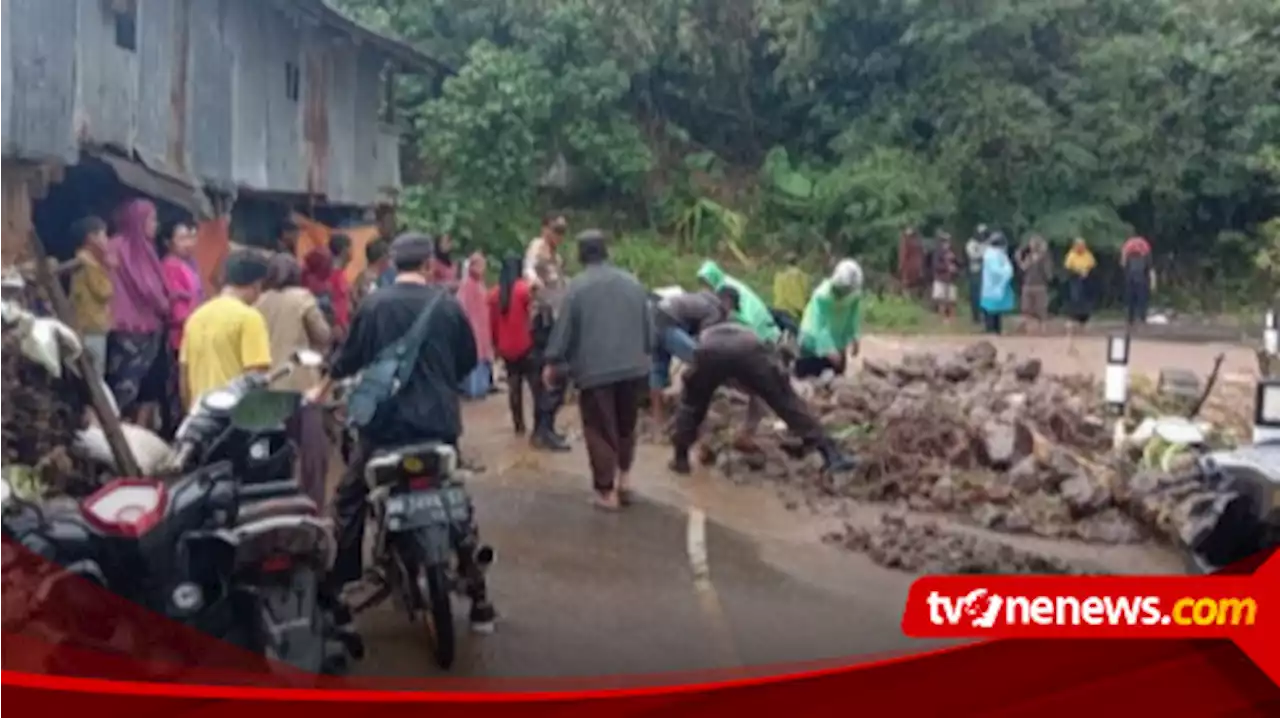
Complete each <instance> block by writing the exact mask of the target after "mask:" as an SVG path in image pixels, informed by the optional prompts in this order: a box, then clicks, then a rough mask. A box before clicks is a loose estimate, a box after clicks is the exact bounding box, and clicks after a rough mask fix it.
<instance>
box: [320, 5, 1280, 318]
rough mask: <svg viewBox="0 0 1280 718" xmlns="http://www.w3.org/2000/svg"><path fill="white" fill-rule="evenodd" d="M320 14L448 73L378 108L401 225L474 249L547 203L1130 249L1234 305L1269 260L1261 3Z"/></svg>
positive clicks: (1271, 138) (650, 223)
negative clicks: (409, 49)
mask: <svg viewBox="0 0 1280 718" xmlns="http://www.w3.org/2000/svg"><path fill="white" fill-rule="evenodd" d="M342 5H343V7H344V9H345V10H347V11H348V12H349V13H351V14H352V15H353V16H355V17H358V18H359V19H361V20H363V21H366V22H369V23H371V24H374V25H376V26H379V27H381V28H382V29H385V30H386V31H388V32H389V33H391V34H394V35H398V36H400V37H402V38H403V39H405V40H408V41H410V42H413V43H414V44H416V45H417V46H419V47H420V48H422V49H423V50H424V51H426V52H427V53H429V54H431V55H433V56H434V57H436V58H437V59H439V60H441V61H443V62H444V63H446V64H448V65H449V66H450V67H452V68H453V70H454V72H453V73H452V74H451V75H449V76H447V77H436V78H417V79H407V80H404V84H405V85H406V86H405V87H403V88H402V91H401V92H400V94H399V95H398V98H399V100H398V102H399V104H400V110H401V112H402V118H403V119H405V120H406V121H408V122H412V124H413V127H414V128H415V129H414V132H412V133H411V139H412V141H413V142H414V143H415V144H416V147H415V150H416V154H418V155H420V156H421V159H422V161H421V164H420V165H419V166H416V167H415V170H416V171H415V172H413V173H411V180H412V183H413V187H412V188H411V189H410V190H409V192H408V195H407V197H406V208H407V210H408V211H409V212H410V213H411V214H413V215H416V216H417V217H419V218H420V219H422V220H424V221H429V222H431V223H432V224H433V225H434V226H437V227H445V228H457V229H461V230H464V231H465V232H467V233H470V234H472V235H474V237H475V238H476V239H478V240H483V241H485V242H487V243H489V244H491V245H496V244H508V243H512V242H515V241H518V240H519V239H521V238H523V237H525V236H527V235H528V234H529V233H530V231H531V226H530V219H531V218H532V217H533V216H534V214H535V213H536V212H535V211H536V210H537V209H538V208H539V207H545V206H552V205H557V206H560V205H564V206H574V207H586V208H591V209H593V210H594V211H596V212H607V213H608V219H607V221H608V222H609V223H610V224H612V225H614V226H616V227H626V228H636V229H639V228H643V229H646V230H648V231H650V232H654V233H657V234H659V235H661V236H664V237H666V238H667V239H668V241H670V242H673V243H676V242H678V243H681V244H682V246H683V247H684V248H685V249H687V250H689V251H697V252H708V251H712V250H715V251H725V250H726V249H727V247H726V244H729V245H732V247H733V248H734V249H735V250H736V251H739V252H745V253H747V254H760V253H762V252H766V251H775V250H778V249H781V248H790V249H801V250H803V251H806V252H808V251H810V250H813V249H815V248H817V247H819V246H827V247H830V248H833V249H834V250H836V251H840V252H857V253H859V254H860V255H862V256H864V257H865V258H866V259H867V261H869V262H870V263H871V264H873V265H880V266H885V267H887V266H888V264H889V263H890V261H891V254H892V249H893V247H894V246H895V241H894V240H895V238H896V235H897V232H898V230H899V228H900V227H901V226H902V225H903V224H905V223H920V224H923V225H925V226H927V227H933V226H945V227H947V228H949V229H951V231H952V232H953V233H954V234H956V235H957V236H963V235H964V234H965V233H967V232H968V231H969V229H970V228H971V227H972V226H973V225H974V224H975V223H977V222H989V223H992V224H997V225H999V226H1002V227H1004V228H1006V229H1007V230H1008V231H1009V232H1011V233H1013V234H1014V235H1016V236H1021V235H1023V234H1024V233H1026V232H1030V231H1039V232H1042V233H1044V234H1045V235H1046V236H1049V237H1050V238H1051V239H1053V240H1054V241H1056V242H1064V241H1066V240H1068V239H1069V238H1071V237H1073V236H1076V235H1083V236H1085V237H1086V238H1088V239H1089V240H1090V241H1091V242H1092V243H1093V244H1094V245H1095V247H1099V248H1101V249H1103V250H1105V249H1106V248H1107V247H1114V246H1116V245H1118V244H1119V243H1120V242H1121V241H1123V239H1124V238H1125V237H1126V236H1127V235H1128V234H1129V233H1131V232H1135V231H1136V232H1141V233H1143V234H1146V235H1148V236H1149V237H1151V238H1152V239H1153V241H1154V244H1155V245H1156V247H1157V249H1158V251H1159V252H1160V253H1161V254H1162V255H1163V256H1164V258H1165V260H1166V261H1167V260H1168V258H1170V257H1176V258H1177V261H1176V265H1177V267H1178V268H1179V271H1181V272H1183V273H1185V274H1186V276H1187V278H1188V279H1191V278H1193V277H1195V278H1196V279H1197V281H1199V280H1203V278H1204V276H1206V275H1208V274H1210V273H1211V272H1216V279H1215V281H1217V282H1219V284H1222V283H1223V282H1228V281H1230V282H1233V283H1232V284H1231V288H1232V291H1235V292H1236V293H1239V292H1241V291H1243V290H1244V289H1245V284H1244V282H1245V280H1244V277H1245V276H1246V275H1249V276H1250V277H1257V276H1258V274H1259V273H1258V272H1257V271H1256V268H1257V267H1259V266H1262V267H1264V268H1266V267H1270V268H1273V271H1274V268H1275V267H1277V266H1278V264H1277V262H1280V259H1278V258H1277V255H1278V254H1280V250H1277V247H1276V242H1277V241H1278V239H1277V234H1280V232H1278V231H1277V229H1276V227H1277V224H1276V222H1277V220H1276V217H1278V216H1280V3H1277V2H1276V1H1275V0H949V1H948V2H931V1H926V0H863V1H859V2H854V1H853V0H644V1H642V2H638V1H637V0H345V2H343V3H342ZM1269 221H1270V222H1272V224H1270V225H1267V222H1269ZM1224 270H1225V271H1224ZM1273 281H1274V275H1273ZM1253 286H1254V287H1255V288H1257V286H1258V285H1257V283H1256V282H1255V283H1254V285H1253ZM1273 286H1274V285H1273ZM1270 291H1273V290H1270Z"/></svg>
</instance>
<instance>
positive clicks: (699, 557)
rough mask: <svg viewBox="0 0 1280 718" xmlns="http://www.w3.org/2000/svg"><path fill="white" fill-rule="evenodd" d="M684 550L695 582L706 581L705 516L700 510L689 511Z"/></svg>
mask: <svg viewBox="0 0 1280 718" xmlns="http://www.w3.org/2000/svg"><path fill="white" fill-rule="evenodd" d="M685 539H686V540H685V550H686V551H687V552H688V554H689V567H690V568H691V569H693V578H694V580H695V581H708V582H709V579H710V577H711V576H710V574H711V569H710V566H708V565H707V515H706V514H705V513H703V512H702V509H699V508H697V507H692V508H690V509H689V531H688V532H687V533H686V535H685Z"/></svg>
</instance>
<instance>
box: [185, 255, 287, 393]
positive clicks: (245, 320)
mask: <svg viewBox="0 0 1280 718" xmlns="http://www.w3.org/2000/svg"><path fill="white" fill-rule="evenodd" d="M223 271H224V275H225V277H226V286H224V287H223V289H222V293H221V294H219V295H218V296H217V297H215V298H214V299H211V300H209V301H207V302H205V303H204V304H203V305H201V306H200V308H199V309H197V310H196V311H195V312H194V313H192V315H191V317H190V318H188V319H187V325H186V330H185V332H184V334H183V337H182V346H181V348H180V349H179V350H178V363H179V364H181V366H182V372H181V377H182V404H183V406H184V407H186V408H188V409H190V408H191V405H192V403H193V402H194V401H195V400H196V399H198V398H199V397H200V396H201V395H203V394H205V393H206V392H209V391H213V390H214V389H219V388H221V387H223V386H226V384H227V383H228V382H230V381H231V380H232V379H234V378H236V377H238V376H240V375H241V374H244V373H245V372H247V371H250V370H255V369H261V370H266V369H270V368H271V340H270V337H269V336H268V334H267V322H266V320H265V319H264V318H263V317H262V314H261V313H259V312H258V310H257V309H254V307H253V304H254V302H256V301H257V300H258V296H259V295H260V294H261V293H262V282H263V280H264V279H265V278H266V275H267V262H266V260H265V259H263V258H262V257H261V256H259V255H258V254H257V253H255V252H253V251H251V250H240V251H237V252H235V253H233V254H232V255H231V256H230V257H228V258H227V262H226V265H225V267H224V270H223Z"/></svg>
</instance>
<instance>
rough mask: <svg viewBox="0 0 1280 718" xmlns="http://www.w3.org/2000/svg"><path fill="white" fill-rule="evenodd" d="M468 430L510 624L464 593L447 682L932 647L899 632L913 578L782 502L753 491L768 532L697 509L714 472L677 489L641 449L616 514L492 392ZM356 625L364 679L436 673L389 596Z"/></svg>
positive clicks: (578, 464) (581, 460)
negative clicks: (482, 620)
mask: <svg viewBox="0 0 1280 718" xmlns="http://www.w3.org/2000/svg"><path fill="white" fill-rule="evenodd" d="M565 413H566V417H565V420H562V421H565V423H567V420H568V419H569V415H571V414H572V412H569V411H566V412H565ZM467 427H468V428H467V431H468V434H467V437H466V439H465V440H464V453H466V454H467V455H468V456H477V457H480V459H481V461H483V462H484V463H486V464H487V466H486V471H484V472H483V473H481V474H480V475H478V476H476V477H475V478H473V479H472V480H471V482H470V488H471V491H472V493H473V496H474V498H475V501H476V507H477V511H478V512H479V517H480V522H481V531H482V535H483V537H484V540H485V541H487V542H489V543H491V544H492V545H493V546H494V547H495V548H496V549H497V551H498V560H497V563H496V564H495V565H494V567H493V569H492V571H491V575H490V590H491V593H492V595H493V597H494V601H495V604H496V606H497V608H498V611H499V613H500V615H501V618H500V620H499V622H498V627H497V631H496V632H495V633H494V634H493V635H487V636H478V635H474V634H471V633H469V632H466V631H463V630H461V629H463V628H464V623H465V622H464V620H463V619H464V617H465V615H466V609H467V606H466V602H465V601H462V600H455V605H454V611H455V615H456V616H457V617H458V619H459V623H458V628H459V629H460V634H459V639H460V640H459V652H458V660H457V663H456V664H455V666H454V668H453V670H452V672H451V674H452V675H456V676H470V677H489V678H494V677H507V678H517V677H518V678H535V677H565V678H568V677H605V676H616V675H619V674H631V675H635V674H658V673H687V672H691V671H701V670H712V669H726V668H736V667H741V666H762V665H776V664H780V663H795V662H803V661H811V660H819V659H829V658H838V657H843V656H852V655H864V654H871V653H882V652H887V651H901V650H904V649H905V650H911V649H923V648H927V647H929V646H930V645H936V644H930V643H925V642H918V641H913V640H911V639H908V638H906V637H904V636H903V635H902V634H901V631H900V630H899V624H900V622H901V619H902V607H903V601H904V599H905V596H906V591H907V587H908V585H909V582H910V577H909V576H906V575H903V574H897V573H893V572H889V571H886V570H883V569H880V568H878V567H876V566H874V565H872V564H871V563H870V562H869V561H867V560H865V559H864V558H862V557H861V556H857V555H853V554H848V553H846V552H843V551H840V550H837V549H834V548H831V547H828V546H824V545H821V544H819V543H818V542H817V540H816V535H815V534H814V532H813V530H812V528H810V527H805V526H803V525H800V524H801V522H804V521H805V518H804V517H803V516H801V515H798V514H790V513H786V512H783V513H786V516H785V517H783V516H781V515H779V510H778V506H773V507H770V506H769V505H768V504H769V503H772V504H777V501H776V498H774V497H772V496H766V495H758V494H753V495H752V496H753V499H752V500H753V501H759V502H760V506H759V512H758V514H759V515H760V517H761V524H762V525H761V528H762V529H763V530H762V531H760V532H755V535H752V534H749V533H745V532H742V531H739V530H736V529H734V528H730V527H728V526H726V525H724V524H723V523H721V522H720V521H718V520H716V519H715V518H707V517H706V516H707V514H706V513H705V512H704V510H703V509H702V508H700V507H699V502H700V501H701V500H702V499H701V498H699V495H700V493H704V492H700V491H699V489H698V485H699V484H710V483H712V480H711V479H710V478H709V477H706V476H701V477H699V476H695V477H692V478H689V479H683V480H681V481H683V482H685V483H684V484H683V485H681V484H679V483H677V480H676V479H675V478H674V477H671V476H670V475H668V474H667V473H666V472H665V469H663V470H662V471H660V472H659V471H656V470H655V469H656V467H659V466H661V465H662V461H661V459H662V458H663V457H662V456H661V455H660V453H659V452H657V451H652V450H645V451H643V452H642V454H644V456H643V457H642V459H641V460H640V462H639V465H638V466H637V470H636V472H635V477H634V479H633V483H634V484H635V489H636V493H637V501H636V504H635V505H634V506H632V507H631V508H629V509H627V510H626V511H624V512H621V513H619V514H610V513H606V512H602V511H600V510H598V509H596V508H594V507H593V506H591V505H590V504H589V503H588V498H589V495H590V492H589V489H588V487H589V480H588V479H587V472H586V459H585V456H583V455H582V454H581V449H580V448H579V447H575V451H574V452H573V453H570V454H564V455H548V454H541V453H535V452H533V451H531V450H530V449H528V448H527V444H526V443H525V442H524V441H522V440H520V439H518V438H516V437H514V436H512V435H511V431H510V429H509V428H508V424H507V418H506V412H505V402H503V401H501V400H499V399H496V398H494V399H490V400H488V401H486V402H483V403H479V404H472V405H469V406H468V411H467ZM722 488H723V487H722ZM728 488H730V489H732V488H733V487H728ZM747 493H748V494H751V492H749V491H748V492H747ZM739 503H741V502H739ZM730 508H731V509H733V510H738V511H741V510H743V509H744V508H745V507H742V506H738V507H733V506H730ZM752 513H755V512H752ZM770 514H772V517H770V516H769V515H770ZM747 518H750V517H749V516H748V517H747ZM786 520H789V521H790V522H791V523H793V524H796V525H795V526H793V528H794V529H795V531H794V532H793V533H792V535H791V536H786V535H780V534H779V532H778V531H776V530H775V531H774V532H773V534H772V535H770V533H769V530H768V529H769V526H768V523H769V521H773V522H782V523H784V524H785V521H786ZM748 523H750V522H748ZM783 533H784V534H785V532H783ZM359 624H360V628H361V631H362V633H363V635H364V636H365V640H366V642H367V645H368V655H367V656H366V658H365V660H364V661H363V662H362V663H361V664H359V666H358V668H357V671H356V672H357V674H358V675H365V676H386V677H410V676H414V677H417V676H434V675H440V671H439V670H438V669H437V668H436V667H435V665H434V663H433V661H432V658H431V654H430V653H429V652H428V651H427V649H426V647H425V640H424V639H423V636H422V634H421V631H422V629H421V627H418V626H414V625H413V624H410V623H409V622H408V619H407V618H405V617H404V616H403V615H401V614H399V613H398V612H397V611H396V610H395V608H394V604H393V603H392V602H390V601H388V602H387V603H385V604H383V605H382V606H379V607H378V608H375V609H373V610H371V611H369V612H368V613H367V614H365V615H363V616H361V617H360V619H359Z"/></svg>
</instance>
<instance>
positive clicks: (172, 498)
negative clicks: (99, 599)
mask: <svg viewBox="0 0 1280 718" xmlns="http://www.w3.org/2000/svg"><path fill="white" fill-rule="evenodd" d="M319 362H320V358H319V355H315V354H314V353H300V354H299V355H296V356H295V357H293V358H292V360H291V361H290V362H289V363H287V364H285V365H284V366H282V367H280V368H277V369H275V370H273V371H271V372H269V373H266V374H261V375H257V374H249V375H245V376H242V377H239V378H237V379H236V380H234V381H232V382H231V383H230V384H229V385H228V386H227V387H224V388H222V389H218V390H215V391H212V392H209V393H208V394H206V395H205V396H203V397H201V399H200V400H199V401H198V402H197V405H196V407H195V408H194V409H193V410H192V412H191V414H190V415H189V416H188V417H187V419H186V421H184V422H183V425H182V426H181V427H180V428H179V431H178V448H177V450H176V451H175V452H174V455H173V460H172V468H173V469H175V470H178V471H180V472H185V473H183V474H182V476H181V477H180V478H178V479H176V480H173V481H166V480H163V479H150V478H121V479H115V480H113V481H110V482H108V483H107V484H106V485H105V486H103V487H102V488H101V489H100V490H98V491H97V492H96V493H94V494H93V495H91V496H89V497H88V498H87V499H85V500H84V501H82V502H80V503H79V504H75V503H72V504H70V505H69V506H67V505H64V506H63V507H61V508H59V509H57V510H50V511H44V510H42V509H41V507H36V506H33V505H30V504H25V502H24V504H25V505H21V506H16V505H15V507H14V508H15V510H14V511H12V512H11V510H10V507H9V506H6V508H5V530H6V533H9V532H10V531H11V530H12V532H13V533H12V536H11V537H12V538H14V539H15V540H17V541H19V542H20V543H21V544H23V545H25V546H27V547H28V548H29V549H31V550H33V551H34V552H35V553H36V554H37V555H40V556H42V557H44V558H46V559H49V560H50V561H52V562H54V563H56V564H59V565H61V566H62V567H63V569H64V573H65V574H67V575H77V576H81V577H86V578H89V579H90V580H93V581H95V582H96V583H98V584H100V585H102V586H104V587H105V588H107V589H109V590H111V591H113V592H115V593H116V594H118V595H121V596H123V597H125V598H127V599H129V600H132V601H133V602H135V603H137V604H139V605H142V606H144V607H147V608H150V609H152V610H154V611H156V612H158V613H160V614H162V615H165V616H167V617H170V618H173V619H176V620H179V621H181V622H183V623H186V624H187V625H191V626H193V627H195V628H198V629H199V630H201V631H203V632H204V633H206V634H209V635H212V636H214V637H217V638H222V639H223V640H225V641H227V642H229V643H232V644H234V645H237V646H240V647H242V648H245V649H247V650H249V651H251V652H254V653H257V654H259V655H263V656H264V657H266V658H269V659H274V662H271V663H269V665H271V666H272V667H273V668H276V667H279V666H280V665H282V664H287V665H290V666H292V667H294V668H297V669H301V670H302V671H305V672H308V673H337V672H341V671H343V670H345V669H346V667H347V664H348V662H349V659H350V658H353V657H354V658H356V659H358V658H360V657H361V655H362V653H363V646H362V645H361V644H360V641H359V638H358V637H357V636H355V634H353V633H349V632H346V631H343V630H340V628H339V627H340V626H342V625H345V624H347V623H349V619H346V618H344V616H343V615H342V609H341V608H340V607H339V605H338V602H337V601H336V600H332V599H331V598H330V597H328V596H325V595H323V594H322V592H321V578H322V577H323V576H324V574H325V573H326V572H327V571H328V570H329V567H330V566H331V565H332V563H333V559H334V555H335V553H336V544H335V542H334V538H333V532H332V527H331V525H330V521H329V520H327V519H323V518H321V517H320V516H319V515H318V514H319V510H318V507H316V505H315V504H314V502H312V501H311V500H310V499H309V498H307V497H306V496H304V495H303V494H302V492H301V491H300V489H299V487H298V485H297V482H296V481H295V480H294V479H293V474H292V467H293V460H292V459H293V449H292V445H291V443H290V441H289V439H288V435H287V432H286V430H285V422H286V421H287V420H288V419H289V417H291V416H292V414H293V413H294V412H295V411H296V409H297V408H298V406H299V404H300V402H301V396H300V395H298V394H297V393H295V392H279V391H272V390H270V389H269V388H268V387H269V385H270V384H271V382H273V381H275V380H276V379H278V378H280V377H282V376H284V375H286V374H287V373H288V372H290V371H292V369H293V367H294V366H296V365H298V364H303V365H318V364H319ZM6 491H7V489H6ZM11 503H12V502H11ZM11 519H12V521H11Z"/></svg>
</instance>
